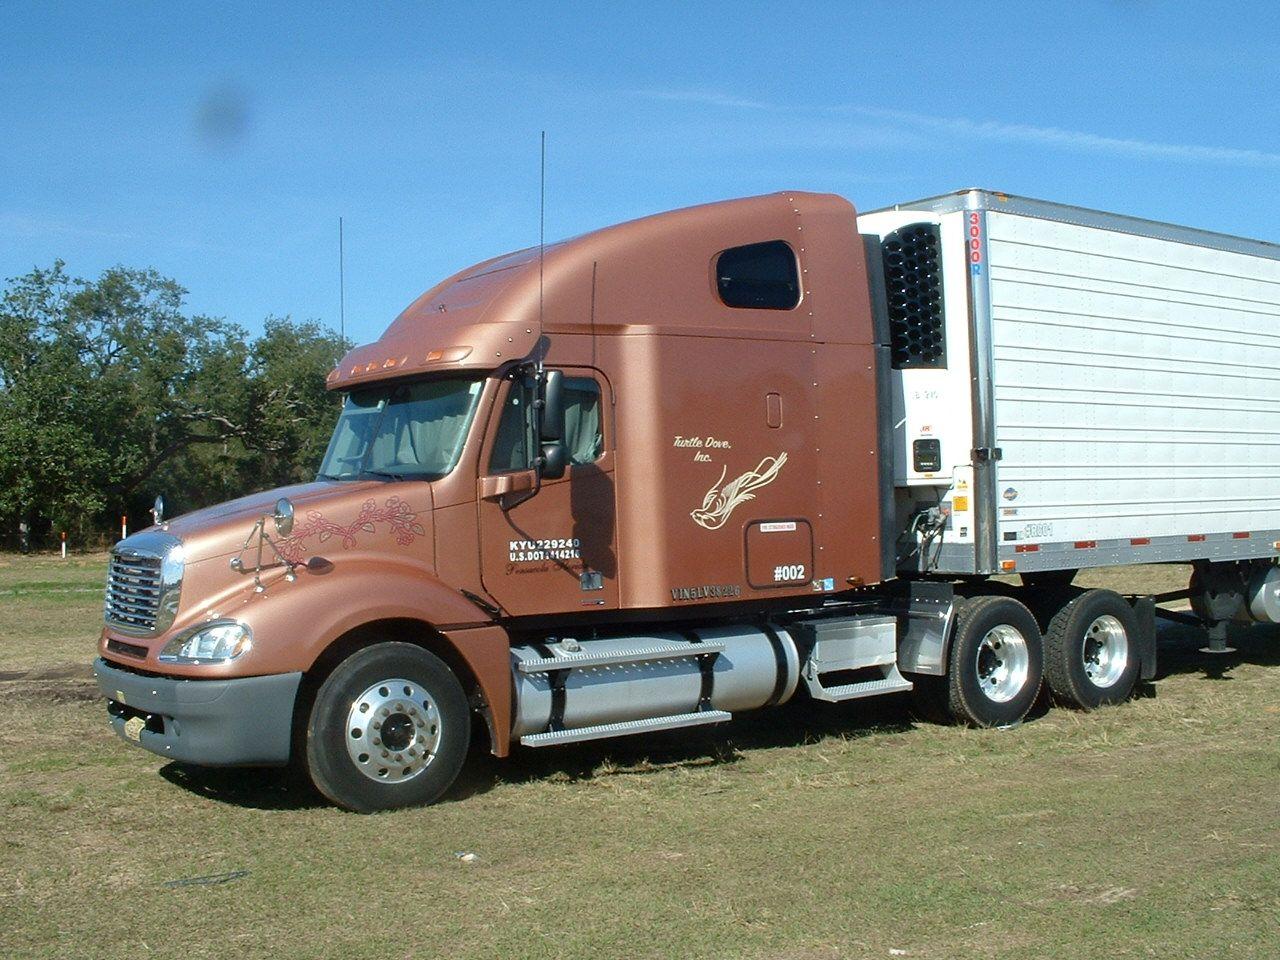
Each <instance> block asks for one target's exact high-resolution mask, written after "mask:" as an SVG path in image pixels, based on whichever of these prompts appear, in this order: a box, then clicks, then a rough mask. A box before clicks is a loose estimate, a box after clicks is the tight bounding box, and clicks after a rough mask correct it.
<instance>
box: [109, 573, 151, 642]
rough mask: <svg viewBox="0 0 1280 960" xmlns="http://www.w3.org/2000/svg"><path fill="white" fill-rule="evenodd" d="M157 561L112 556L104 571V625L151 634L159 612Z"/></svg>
mask: <svg viewBox="0 0 1280 960" xmlns="http://www.w3.org/2000/svg"><path fill="white" fill-rule="evenodd" d="M160 587H161V579H160V558H159V557H139V556H120V555H119V554H113V555H112V557H111V566H110V568H109V569H108V572H107V600H106V609H105V616H106V620H107V623H109V624H111V625H112V626H116V627H122V628H124V629H126V630H129V631H131V632H146V633H154V632H155V629H156V620H157V617H158V615H159V612H160Z"/></svg>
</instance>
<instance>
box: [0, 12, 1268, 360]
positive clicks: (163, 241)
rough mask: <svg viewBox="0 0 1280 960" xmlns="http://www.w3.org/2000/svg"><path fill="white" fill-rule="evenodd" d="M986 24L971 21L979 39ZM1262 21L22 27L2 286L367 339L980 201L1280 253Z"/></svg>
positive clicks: (306, 22) (9, 137)
mask: <svg viewBox="0 0 1280 960" xmlns="http://www.w3.org/2000/svg"><path fill="white" fill-rule="evenodd" d="M975 11H976V12H975ZM1278 11H1280V8H1277V7H1275V6H1273V5H1271V4H1267V3H1256V2H1255V3H1249V4H1234V3H1198V4H1193V3H1176V2H1154V0H1151V2H1142V0H1129V2H1118V0H1113V2H1101V0H1093V2H1089V0H1079V2H1075V3H1071V4H1065V3H1064V4H1050V3H1040V4H1028V3H1022V4H1017V3H1010V4H999V3H989V4H975V3H972V2H969V3H955V4H947V3H924V2H897V3H854V2H845V3H829V4H817V3H813V4H808V3H799V2H793V3H773V4H770V3H751V2H743V0H738V2H730V3H713V2H706V3H692V2H687V3H642V2H633V3H609V2H605V0H596V2H593V3H568V2H562V3H557V4H551V3H546V4H543V3H538V2H527V3H520V4H515V3H512V4H503V3H476V4H466V3H450V4H442V3H436V2H424V3H416V4H395V3H377V4H345V5H341V6H339V5H332V6H328V7H325V6H321V5H315V6H314V7H308V8H306V9H304V8H303V7H302V6H300V5H299V6H291V5H285V4H268V3H253V4H239V3H231V2H225V3H218V4H194V3H176V2H167V3H153V4H150V3H127V4H126V3H120V4H118V5H115V6H112V5H109V4H102V3H70V2H68V3H63V4H57V5H48V4H36V3H15V2H12V0H6V2H5V4H4V8H3V13H2V14H0V17H2V19H3V30H0V276H3V277H11V276H14V275H16V274H19V273H23V272H26V271H27V270H29V269H31V267H33V266H35V265H47V264H49V263H51V262H52V261H53V259H54V258H56V257H61V258H63V259H65V260H66V261H67V263H68V267H69V269H70V270H71V271H72V272H73V273H75V274H78V275H82V276H95V275H97V273H98V272H100V271H101V270H103V269H104V268H106V267H108V266H111V265H114V264H117V263H121V264H126V265H129V266H152V267H155V268H156V269H158V270H160V271H161V272H162V273H165V274H167V275H169V276H172V277H174V278H175V279H177V280H178V281H180V282H181V283H182V284H183V285H184V286H186V287H187V288H188V289H189V290H190V297H189V306H190V308H191V309H192V310H193V311H197V312H201V313H206V314H210V315H217V316H225V317H228V318H230V319H232V320H234V321H236V322H238V323H241V324H243V325H245V326H246V327H248V328H249V329H251V330H257V329H260V327H261V322H262V319H263V318H264V317H265V316H267V315H269V314H278V315H282V314H291V315H293V316H294V317H298V318H310V319H316V320H320V321H322V322H325V323H332V324H334V325H335V326H336V323H337V314H338V277H337V259H338V258H337V221H338V217H339V215H341V216H343V217H344V218H345V222H346V240H347V257H346V262H347V328H348V333H349V334H350V335H351V336H353V337H354V338H355V339H357V340H360V341H365V340H370V339H373V338H374V337H376V336H377V335H378V334H379V333H380V331H381V330H382V329H383V327H385V326H386V324H387V323H388V322H390V321H391V319H392V318H393V317H394V316H395V315H396V313H398V312H399V311H400V310H401V309H402V308H403V307H404V306H405V305H406V304H407V303H408V302H409V301H410V300H412V299H413V298H414V297H415V296H416V295H417V294H418V293H420V292H421V291H422V290H424V289H426V288H427V287H429V286H431V285H432V283H434V282H435V281H436V280H437V279H439V278H441V277H443V276H445V275H447V274H448V273H451V272H453V271H454V270H457V269H459V268H461V267H463V266H465V265H467V264H469V263H472V262H474V261H477V260H480V259H483V258H485V257H488V256H491V255H494V254H497V253H501V252H504V251H507V250H511V249H516V248H519V247H524V246H529V245H531V244H533V243H536V242H537V235H538V137H539V131H541V130H544V129H545V130H546V131H547V137H548V150H547V153H548V171H547V237H548V239H554V238H559V237H564V236H570V235H573V234H575V233H579V232H582V231H584V230H587V229H591V228H593V227H596V226H601V225H604V224H608V223H612V222H616V221H618V220H623V219H628V218H631V217H635V216H641V215H644V214H646V213H652V212H656V211H659V210H664V209H669V208H672V207H678V206H684V205H687V204H692V203H699V202H703V201H708V200H716V199H723V198H726V197H731V196H741V195H747V194H753V193H763V192H768V191H772V190H779V189H787V188H793V189H797V188H798V189H811V190H829V191H834V192H836V193H840V194H842V195H844V196H846V197H848V198H849V199H850V200H852V201H853V202H854V203H855V205H857V206H858V207H859V208H861V209H872V208H874V207H877V206H882V205H885V204H889V203H893V202H895V201H901V200H909V199H914V198H917V197H921V196H926V195H930V194H935V193H942V192H945V191H948V190H952V189H957V188H959V187H962V186H971V185H979V186H987V187H992V188H996V189H1001V190H1006V191H1008V192H1011V193H1019V194H1026V195H1030V196H1036V197H1043V198H1045V199H1051V200H1059V201H1064V202H1070V203H1076V204H1081V205H1085V206H1094V207H1099V208H1103V209H1108V210H1115V211H1119V212H1123V213H1129V214H1134V215H1138V216H1144V217H1150V218H1154V219H1160V220H1170V221H1174V222H1177V223H1186V224H1191V225H1195V226H1201V227H1206V228H1209V229H1214V230H1220V231H1224V232H1228V233H1238V234H1243V235H1246V236H1254V237H1259V238H1262V239H1268V240H1280V229H1278V228H1277V226H1276V221H1277V216H1278V215H1280V190H1278V189H1277V187H1278V186H1280V142H1277V140H1278V136H1280V96H1277V94H1278V93H1280V84H1278V83H1277V80H1276V64H1277V62H1278V61H1280V12H1278Z"/></svg>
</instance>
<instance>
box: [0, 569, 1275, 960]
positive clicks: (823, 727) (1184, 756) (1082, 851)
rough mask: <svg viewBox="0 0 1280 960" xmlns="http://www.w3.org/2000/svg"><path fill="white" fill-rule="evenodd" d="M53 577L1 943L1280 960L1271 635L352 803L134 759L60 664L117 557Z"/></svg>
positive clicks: (15, 621) (45, 573) (6, 729)
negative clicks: (957, 714)
mask: <svg viewBox="0 0 1280 960" xmlns="http://www.w3.org/2000/svg"><path fill="white" fill-rule="evenodd" d="M58 563H59V562H55V561H52V560H43V559H41V560H36V561H30V560H27V559H17V558H15V559H13V560H10V561H4V560H0V673H3V672H4V671H10V672H18V671H19V670H24V671H26V672H25V673H24V676H23V677H22V678H21V679H9V680H3V681H0V694H3V696H2V697H0V817H2V818H3V820H2V822H3V824H4V827H3V830H2V831H0V956H5V957H8V956H15V957H28V956H33V957H153V956H154V957H227V956H243V957H257V956H268V955H269V956H272V957H278V958H292V957H298V958H304V957H334V958H339V957H342V958H345V957H393V958H401V957H436V956H444V957H460V958H467V957H476V958H480V957H484V958H491V957H507V956H510V957H525V956H528V957H590V958H592V960H603V958H611V957H626V958H631V957H679V958H681V960H686V958H690V960H692V958H719V957H751V958H765V957H769V958H773V957H777V958H823V960H826V958H846V957H850V958H851V957H889V956H896V955H898V954H894V953H891V951H905V952H906V953H905V955H907V956H910V957H931V958H953V957H957V958H958V957H984V958H985V957H999V958H1015V957H1016V958H1022V957H1026V958H1045V957H1055V958H1063V960H1071V958H1084V957H1107V958H1112V957H1150V956H1157V957H1162V958H1178V957H1188V958H1192V957H1194V958H1200V957H1210V956H1214V957H1216V956H1231V957H1259V958H1262V957H1266V958H1273V957H1275V956H1276V955H1277V954H1280V840H1278V839H1277V836H1278V835H1280V830H1278V829H1277V828H1280V790H1278V789H1277V787H1278V786H1280V697H1277V693H1276V691H1277V686H1276V679H1277V675H1280V631H1277V630H1275V629H1272V628H1263V627H1255V628H1251V629H1249V630H1240V631H1237V633H1236V635H1235V636H1234V637H1233V642H1234V643H1236V645H1237V646H1238V647H1239V652H1238V653H1237V654H1235V655H1233V656H1230V657H1227V658H1223V659H1215V660H1209V659H1207V658H1206V657H1204V656H1203V655H1201V654H1199V653H1198V652H1197V650H1196V648H1197V647H1198V646H1199V645H1200V644H1202V643H1203V642H1204V638H1203V634H1202V633H1200V632H1199V631H1195V630H1191V629H1187V628H1175V629H1172V630H1167V631H1165V632H1164V633H1163V643H1162V647H1161V656H1162V676H1161V677H1160V678H1159V679H1158V681H1157V682H1156V683H1155V684H1153V685H1150V686H1149V687H1148V688H1147V689H1146V690H1144V691H1143V695H1142V696H1140V697H1139V698H1137V699H1135V700H1134V701H1133V702H1132V703H1129V704H1126V705H1124V706H1122V707H1118V708H1113V709H1108V710H1103V711H1099V712H1097V713H1094V714H1080V713H1075V712H1072V711H1067V710H1060V709H1055V710H1049V711H1047V712H1041V713H1040V714H1039V715H1037V716H1036V717H1035V718H1034V719H1033V721H1032V722H1029V723H1027V724H1024V725H1022V726H1021V727H1019V728H1018V729H1015V730H1011V731H976V730H967V729H960V728H943V727H934V726H928V725H917V724H916V723H914V722H913V721H912V719H911V717H910V716H909V714H908V713H907V712H906V710H905V707H904V705H903V704H902V702H901V701H898V700H892V701H889V700H886V701H881V702H869V703H865V704H862V705H856V704H855V705H847V706H845V707H836V708H828V707H822V706H816V705H807V704H793V705H790V706H787V707H784V708H781V709H778V710H775V711H771V712H765V713H761V714H758V715H755V716H751V717H743V718H741V719H738V720H735V721H734V722H733V723H732V724H729V725H728V726H727V727H724V728H721V729H720V730H719V731H718V732H714V733H713V732H708V731H695V732H694V733H692V734H689V733H687V732H686V733H684V734H681V733H678V732H673V733H671V734H668V735H665V736H662V737H651V738H646V739H644V740H631V741H625V740H624V741H614V742H597V743H594V744H583V745H580V746H577V747H571V748H561V749H559V750H548V751H545V752H533V751H522V752H520V753H518V755H517V756H515V757H513V758H512V759H510V760H508V761H505V762H501V761H496V760H493V759H491V758H488V757H485V756H475V757H473V760H472V762H471V763H470V765H469V767H468V769H467V771H466V773H465V774H464V779H463V782H462V783H461V785H460V786H459V788H458V789H457V790H456V791H455V792H454V793H453V794H452V796H451V798H450V800H449V801H448V802H445V803H442V804H440V805H438V806H435V807H431V808H427V809H421V810H409V811H401V812H397V813H393V814H383V815H378V816H372V817H360V816H354V815H351V814H345V813H341V812H339V811H337V810H334V809H332V808H330V807H327V806H324V805H322V804H320V803H319V802H318V801H317V800H316V799H315V797H314V796H313V795H312V794H310V793H309V792H308V791H306V790H302V789H299V788H297V787H296V786H294V785H293V784H291V783H290V781H289V779H288V777H287V776H285V775H283V774H281V773H277V772H270V771H265V772H264V771H201V770H194V769H190V768H184V767H180V766H177V765H174V764H168V763H166V762H165V761H163V760H161V759H160V758H157V757H152V756H151V755H150V754H146V753H143V752H141V751H138V750H136V749H130V748H128V747H126V746H125V745H124V744H122V743H120V742H118V741H117V740H116V739H115V738H114V736H113V735H112V734H111V733H110V732H109V730H108V729H107V727H106V723H105V720H104V711H103V709H102V707H101V706H100V704H98V703H97V702H96V701H94V700H92V699H90V697H91V694H90V693H89V691H88V689H87V686H86V684H85V681H84V680H82V679H80V677H81V676H82V674H76V673H74V671H73V668H75V667H80V668H82V667H83V665H84V664H85V663H86V662H87V661H88V660H89V659H90V658H91V657H92V652H93V645H94V637H95V636H96V632H97V624H98V617H99V597H98V595H97V594H96V593H94V592H89V591H82V590H80V589H78V588H80V587H84V586H86V585H91V584H98V583H100V582H101V578H102V575H103V565H102V562H101V560H100V559H99V560H90V561H84V562H83V563H82V564H81V562H80V561H70V562H68V565H66V566H59V565H58ZM1135 577H1136V578H1138V579H1140V580H1141V581H1142V583H1143V586H1142V587H1141V589H1148V590H1154V589H1167V588H1171V587H1173V586H1177V585H1179V584H1177V583H1176V581H1177V579H1178V578H1179V577H1183V578H1184V579H1183V582H1185V572H1179V571H1176V570H1175V571H1173V572H1172V573H1170V572H1169V571H1167V570H1161V571H1152V570H1146V571H1135V573H1134V575H1133V576H1131V577H1128V578H1126V580H1125V581H1124V583H1123V585H1125V586H1131V585H1133V584H1134V580H1135ZM1166 581H1167V582H1166ZM37 584H39V585H40V586H35V585H37ZM51 584H52V585H54V586H50V585H51ZM58 584H67V585H68V586H67V589H65V590H62V589H58V588H57V586H56V585H58ZM6 590H13V591H15V592H14V593H13V594H6V593H4V592H3V591H6ZM19 609H21V610H22V611H23V612H22V613H21V614H20V615H19V614H18V613H16V612H15V611H17V610H19ZM18 663H20V664H23V665H24V666H22V667H15V666H14V664H18ZM5 675H6V676H8V674H5ZM41 677H43V679H40V678H41ZM464 851H465V852H473V853H475V854H476V855H477V857H476V859H475V861H474V862H469V863H468V862H463V861H461V860H459V859H458V857H457V854H458V853H459V852H464ZM239 870H246V871H248V874H247V875H246V876H243V877H241V878H239V879H233V880H230V881H228V882H225V883H215V884H204V885H191V886H181V887H177V888H173V887H169V886H166V883H168V882H171V881H175V880H182V879H186V878H192V877H202V876H209V875H216V874H224V873H228V872H231V871H239Z"/></svg>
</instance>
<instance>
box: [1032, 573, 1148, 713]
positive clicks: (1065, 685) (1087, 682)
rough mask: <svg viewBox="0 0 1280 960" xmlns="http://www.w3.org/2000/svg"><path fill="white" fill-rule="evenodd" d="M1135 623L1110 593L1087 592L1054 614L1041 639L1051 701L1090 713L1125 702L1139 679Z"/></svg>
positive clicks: (1122, 602)
mask: <svg viewBox="0 0 1280 960" xmlns="http://www.w3.org/2000/svg"><path fill="white" fill-rule="evenodd" d="M1137 636H1138V619H1137V615H1136V614H1135V613H1134V612H1133V607H1131V606H1130V605H1129V604H1128V603H1126V602H1125V600H1124V598H1123V597H1121V596H1120V595H1119V594H1117V593H1113V592H1112V591H1110V590H1089V591H1087V592H1085V593H1082V594H1080V596H1078V597H1076V598H1075V599H1074V600H1072V601H1070V602H1069V603H1067V604H1066V605H1065V606H1064V607H1062V609H1060V610H1059V611H1058V612H1057V613H1055V614H1054V615H1053V619H1051V620H1050V621H1049V627H1048V629H1047V630H1046V631H1045V635H1044V655H1045V667H1044V672H1045V679H1046V680H1048V682H1049V689H1050V690H1051V691H1052V692H1053V696H1054V699H1056V700H1058V701H1060V702H1062V703H1066V704H1069V705H1071V706H1075V707H1080V708H1081V709H1084V710H1092V709H1094V708H1095V707H1100V706H1102V705H1104V704H1108V703H1120V702H1122V701H1124V700H1127V699H1128V697H1129V694H1131V693H1132V692H1133V685H1134V684H1135V683H1136V682H1137V679H1138V669H1139V666H1140V665H1139V663H1138V647H1137V642H1136V641H1137Z"/></svg>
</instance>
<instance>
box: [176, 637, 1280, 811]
mask: <svg viewBox="0 0 1280 960" xmlns="http://www.w3.org/2000/svg"><path fill="white" fill-rule="evenodd" d="M1159 635H1160V653H1159V664H1158V667H1159V669H1158V671H1157V675H1156V679H1155V681H1154V682H1153V683H1143V684H1140V685H1139V687H1138V690H1137V692H1136V693H1135V696H1137V697H1155V696H1158V695H1159V682H1160V681H1161V680H1163V679H1165V678H1167V677H1173V676H1181V675H1195V674H1198V675H1200V676H1202V677H1203V678H1204V679H1205V680H1206V681H1208V682H1214V683H1222V682H1230V681H1231V680H1232V679H1233V678H1232V671H1234V670H1235V669H1236V668H1237V667H1240V666H1241V665H1244V664H1250V665H1256V666H1264V667H1280V628H1277V627H1275V626H1268V625H1253V626H1244V625H1232V627H1231V629H1230V633H1229V636H1228V643H1229V645H1230V646H1232V647H1234V648H1235V650H1234V652H1231V653H1226V654H1208V653H1202V652H1201V650H1200V648H1201V647H1202V646H1204V645H1205V643H1206V634H1205V631H1204V629H1203V628H1200V627H1194V626H1190V625H1183V624H1176V623H1165V622H1161V623H1160V624H1159ZM1049 709H1050V704H1049V703H1048V698H1047V697H1041V700H1040V702H1039V703H1037V705H1036V707H1035V708H1034V709H1033V710H1032V712H1031V715H1030V716H1029V717H1028V720H1029V721H1030V722H1034V721H1035V720H1036V719H1037V718H1038V717H1040V716H1043V715H1044V714H1045V713H1046V712H1047V711H1048V710H1049ZM1057 709H1063V708H1057ZM923 723H925V721H922V720H919V719H917V718H916V717H915V716H914V714H913V713H912V711H911V701H910V698H909V697H908V696H903V695H897V696H891V697H878V698H874V699H869V700H863V701H854V702H851V703H846V704H826V703H817V702H815V701H812V700H808V699H805V698H802V697H797V698H796V699H795V700H793V701H792V702H791V703H789V704H786V705H784V706H782V707H775V708H773V709H770V710H761V711H758V712H756V713H750V714H743V715H741V716H739V717H735V718H734V719H733V720H732V721H730V722H729V723H725V724H721V725H718V726H712V727H694V728H690V729H686V730H672V731H668V732H665V733H658V734H650V735H648V736H645V737H634V738H623V739H618V740H596V741H591V742H588V743H582V744H572V745H567V746H562V747H552V748H549V749H547V750H545V751H543V750H535V749H528V748H524V749H521V748H517V750H516V751H515V754H514V756H512V757H510V758H508V759H506V760H499V759H497V758H495V757H493V756H491V755H490V754H489V752H488V745H487V743H483V742H482V737H481V736H480V733H479V730H478V729H477V738H476V742H475V743H474V744H473V746H472V751H471V757H470V759H469V761H468V763H467V765H466V766H465V767H464V768H463V771H462V775H461V776H460V777H459V779H458V782H457V783H456V784H455V785H454V786H453V788H452V789H450V791H449V792H448V793H447V794H446V795H445V797H444V799H443V801H442V802H444V803H449V802H456V801H460V800H465V799H467V798H468V797H472V796H475V795H477V794H484V793H487V792H488V791H490V790H492V789H494V788H495V787H498V786H502V785H515V784H522V783H537V782H540V781H547V782H558V783H575V782H584V781H588V780H597V781H598V780H601V779H604V778H608V777H643V776H651V775H653V774H660V773H663V772H664V771H670V770H672V769H696V768H700V767H710V766H726V765H732V764H735V763H737V762H738V761H739V760H741V759H742V758H743V757H744V756H745V755H748V754H750V753H751V752H753V751H757V750H767V749H770V748H776V747H797V746H803V745H805V744H809V743H818V742H820V741H822V740H825V739H828V738H840V739H856V738H861V737H869V736H876V735H879V734H886V733H901V732H904V731H906V730H910V729H911V728H913V727H914V726H917V725H920V724H923ZM160 775H161V776H162V777H164V778H165V779H166V780H168V781H169V782H170V783H172V784H174V785H175V786H177V787H181V788H182V789H184V790H187V791H189V792H191V793H194V794H197V795H199V796H201V797H205V798H207V799H209V800H213V801H216V802H219V803H229V804H233V805H235V806H241V807H246V808H249V809H258V810H306V809H312V808H315V807H323V806H326V805H327V801H326V800H325V799H324V798H323V797H321V796H320V795H319V794H317V793H316V792H315V790H314V789H313V788H312V787H311V785H310V784H309V783H308V782H306V780H305V779H304V778H303V777H301V776H299V775H298V774H297V773H295V772H294V771H292V770H279V769H252V770H246V769H216V768H203V767H193V766H187V765H186V764H180V763H170V764H167V765H165V766H164V767H162V768H161V770H160Z"/></svg>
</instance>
